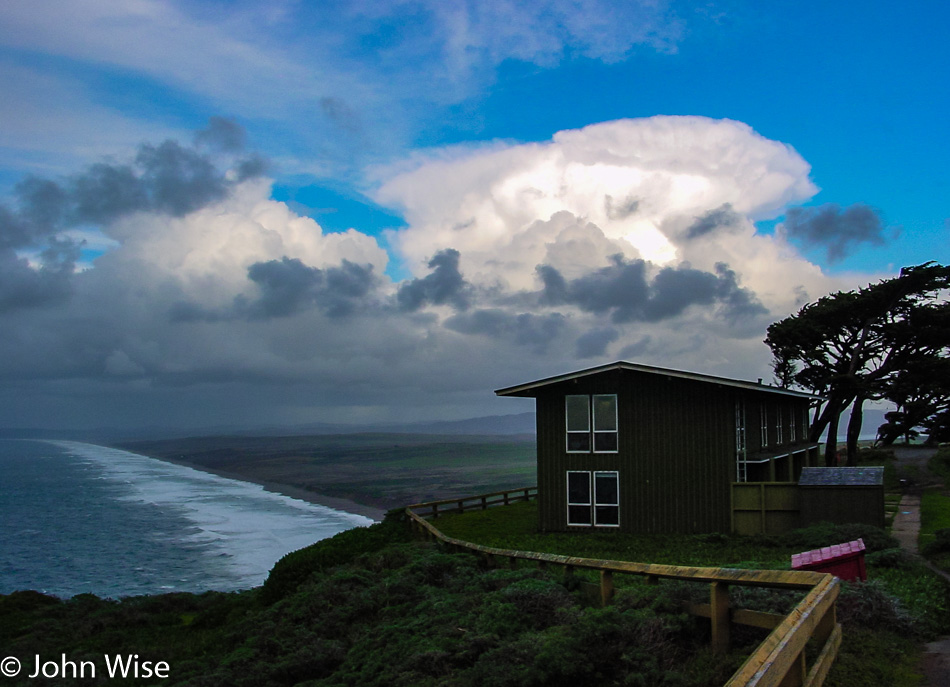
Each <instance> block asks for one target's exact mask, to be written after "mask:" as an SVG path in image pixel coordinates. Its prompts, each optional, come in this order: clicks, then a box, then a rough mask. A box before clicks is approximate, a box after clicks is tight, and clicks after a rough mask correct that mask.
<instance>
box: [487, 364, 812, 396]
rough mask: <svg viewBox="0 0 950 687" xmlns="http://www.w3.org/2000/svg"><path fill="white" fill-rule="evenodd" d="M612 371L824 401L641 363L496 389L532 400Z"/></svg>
mask: <svg viewBox="0 0 950 687" xmlns="http://www.w3.org/2000/svg"><path fill="white" fill-rule="evenodd" d="M610 370H631V371H634V372H645V373H647V374H658V375H664V376H667V377H676V378H679V379H689V380H692V381H698V382H705V383H707V384H719V385H723V386H731V387H735V388H740V389H746V390H748V391H760V392H764V393H772V394H779V395H783V396H792V397H795V398H803V399H808V400H815V401H819V400H824V399H823V398H822V397H821V396H816V395H815V394H809V393H806V392H804V391H794V390H792V389H783V388H781V387H775V386H771V385H767V384H762V383H760V382H747V381H743V380H739V379H728V378H726V377H714V376H712V375H705V374H700V373H696V372H684V371H682V370H671V369H668V368H662V367H652V366H649V365H640V364H637V363H628V362H625V361H622V360H621V361H617V362H614V363H608V364H606V365H599V366H597V367H591V368H587V369H584V370H578V371H576V372H568V373H565V374H561V375H556V376H554V377H546V378H544V379H538V380H535V381H533V382H526V383H524V384H517V385H515V386H509V387H505V388H502V389H496V390H495V395H497V396H520V397H526V398H532V397H534V396H536V394H535V393H532V392H533V391H534V390H535V389H539V388H541V387H545V386H550V385H552V384H558V383H561V382H567V381H571V380H572V379H580V378H582V377H589V376H592V375H595V374H601V373H603V372H608V371H610Z"/></svg>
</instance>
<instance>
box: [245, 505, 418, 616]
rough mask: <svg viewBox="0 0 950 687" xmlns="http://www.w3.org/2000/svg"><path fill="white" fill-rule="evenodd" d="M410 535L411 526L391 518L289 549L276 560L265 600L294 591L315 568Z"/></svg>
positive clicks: (341, 562) (263, 592) (345, 560)
mask: <svg viewBox="0 0 950 687" xmlns="http://www.w3.org/2000/svg"><path fill="white" fill-rule="evenodd" d="M408 539H409V532H408V528H407V527H406V526H405V525H404V524H401V523H399V522H396V521H387V522H381V523H377V524H375V525H371V526H370V527H355V528H353V529H351V530H346V531H345V532H340V533H339V534H337V535H336V536H333V537H330V538H329V539H323V540H321V541H318V542H317V543H316V544H312V545H310V546H308V547H306V548H303V549H299V550H297V551H293V552H291V553H288V554H287V555H286V556H284V557H283V558H281V559H280V560H279V561H277V563H275V564H274V567H273V568H272V569H271V571H270V574H269V575H268V576H267V579H266V580H265V581H264V586H263V587H262V588H261V600H262V601H263V602H264V603H265V604H272V603H274V602H276V601H279V600H280V599H283V598H284V597H286V596H288V595H289V594H291V593H293V592H294V591H295V590H297V589H298V588H299V587H300V585H302V584H303V583H304V582H306V581H307V579H309V578H310V576H311V575H313V574H314V573H315V572H319V571H322V570H326V569H327V568H331V567H333V566H336V565H344V564H346V563H351V562H352V561H354V560H355V559H356V558H358V557H359V556H361V555H363V554H367V553H373V552H375V551H379V550H380V549H383V548H384V547H385V546H386V545H388V544H391V543H393V542H401V541H407V540H408Z"/></svg>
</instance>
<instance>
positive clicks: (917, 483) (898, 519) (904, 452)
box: [891, 446, 950, 687]
mask: <svg viewBox="0 0 950 687" xmlns="http://www.w3.org/2000/svg"><path fill="white" fill-rule="evenodd" d="M936 452H937V449H935V448H925V447H916V446H915V447H905V446H898V447H895V449H894V456H895V457H896V458H897V474H898V476H899V477H900V478H901V479H903V480H906V483H905V488H904V496H903V497H902V498H901V502H900V505H899V506H898V509H897V515H896V516H895V517H894V524H893V526H892V527H891V534H892V535H893V536H894V538H895V539H896V540H897V541H898V542H900V545H901V548H902V549H904V550H906V551H909V552H911V553H913V554H915V555H916V554H918V553H919V552H918V550H917V537H918V535H919V534H920V494H921V492H923V490H924V488H925V487H928V486H932V485H934V484H940V481H939V480H938V479H936V478H935V477H934V475H932V474H931V473H930V472H929V471H928V470H927V461H928V460H930V457H931V456H933V454H934V453H936ZM928 565H929V564H928ZM929 567H930V568H931V569H932V570H933V571H935V572H936V573H938V574H939V575H942V576H943V577H945V578H947V580H948V581H950V575H948V574H947V573H945V572H943V571H942V570H939V569H937V568H935V567H934V566H929ZM920 670H921V672H922V673H923V675H924V683H923V687H947V686H948V685H950V637H941V638H940V639H938V640H936V641H933V642H930V643H929V644H927V645H925V647H924V655H923V656H922V658H921V663H920Z"/></svg>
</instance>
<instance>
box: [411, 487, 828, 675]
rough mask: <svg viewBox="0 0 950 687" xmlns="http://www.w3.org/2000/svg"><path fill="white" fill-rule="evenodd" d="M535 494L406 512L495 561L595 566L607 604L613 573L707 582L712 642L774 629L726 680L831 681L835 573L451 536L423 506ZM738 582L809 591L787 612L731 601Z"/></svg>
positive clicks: (700, 612) (434, 534) (421, 528)
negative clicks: (677, 561)
mask: <svg viewBox="0 0 950 687" xmlns="http://www.w3.org/2000/svg"><path fill="white" fill-rule="evenodd" d="M536 497H537V488H536V487H528V488H526V489H514V490H510V491H507V492H494V493H492V494H484V495H479V496H472V497H466V498H464V499H448V500H444V501H432V502H429V503H417V504H414V505H412V506H409V507H407V508H406V509H405V513H406V516H407V517H408V519H409V522H410V523H411V525H412V527H413V529H414V530H415V531H416V532H418V533H419V534H420V535H422V536H425V537H427V538H431V539H435V540H437V541H440V542H442V543H443V544H445V545H447V546H449V547H452V548H455V549H458V550H465V551H471V552H473V553H476V554H478V555H480V556H483V557H484V558H485V559H486V561H487V562H488V564H489V565H504V564H505V563H507V564H508V565H511V566H514V565H517V562H518V561H519V560H526V561H533V562H535V563H537V564H538V565H539V566H542V567H548V566H560V567H562V568H563V569H564V574H565V576H570V575H573V574H574V571H575V570H593V571H596V572H598V573H599V578H600V582H599V585H598V587H599V590H598V591H599V599H600V602H601V603H602V604H607V603H609V602H610V599H611V598H612V597H613V593H614V583H613V576H614V574H626V575H641V576H644V577H645V578H646V580H647V582H648V583H651V584H652V583H656V582H657V581H658V580H660V579H673V580H684V581H688V582H697V583H706V584H708V585H709V603H708V604H691V605H690V606H689V607H688V608H687V610H688V611H689V612H690V613H692V614H693V615H696V616H700V617H705V618H709V619H710V621H711V628H712V646H713V649H715V650H716V651H726V650H728V647H729V634H730V626H731V625H732V624H733V623H734V624H739V625H750V626H753V627H759V628H764V629H768V630H771V633H770V634H769V635H768V637H766V638H765V640H764V641H763V642H762V643H761V644H760V645H759V646H758V647H757V648H756V650H755V651H754V652H753V653H752V654H751V655H750V656H749V657H748V658H747V659H746V661H745V662H744V663H743V664H742V666H740V668H739V669H738V670H737V671H736V672H735V674H733V676H732V677H731V678H730V679H729V681H728V682H727V683H726V686H725V687H753V686H755V687H780V686H781V687H798V686H804V687H820V685H822V684H823V683H824V680H825V677H826V676H827V674H828V671H829V670H830V668H831V665H832V663H834V660H835V658H836V657H837V655H838V647H839V646H840V644H841V625H840V624H839V623H838V622H837V619H836V615H835V613H836V601H837V598H838V592H839V589H840V583H839V581H838V578H836V577H834V576H833V575H830V574H828V573H817V572H808V571H800V570H743V569H737V568H703V567H693V566H679V565H660V564H655V563H632V562H628V561H612V560H599V559H592V558H578V557H574V556H561V555H557V554H549V553H538V552H533V551H516V550H512V549H498V548H494V547H490V546H482V545H480V544H473V543H471V542H467V541H463V540H461V539H455V538H453V537H447V536H446V535H444V534H443V533H442V532H440V531H439V529H438V528H436V527H435V526H434V525H433V524H432V523H431V522H429V521H428V520H426V519H425V518H424V517H423V516H422V515H420V514H419V513H417V512H416V511H422V513H423V514H424V515H429V516H432V517H433V518H434V517H438V515H439V514H440V513H442V514H445V513H449V512H456V513H461V512H465V511H466V510H472V509H476V508H477V509H485V508H489V507H492V506H497V505H505V504H508V503H513V502H515V501H526V500H530V499H531V498H536ZM733 585H737V586H750V587H768V588H773V589H803V590H804V589H807V590H809V591H808V593H807V594H806V595H805V597H804V598H803V599H802V600H801V601H800V602H799V603H798V604H797V605H796V606H795V607H794V608H793V609H792V610H791V612H790V613H789V614H788V615H784V616H783V615H781V614H777V613H763V612H760V611H752V610H748V609H741V608H731V607H730V604H729V587H730V586H733ZM811 640H814V641H815V642H816V643H817V646H818V647H819V649H818V655H817V657H816V658H815V660H814V661H813V662H812V664H811V666H810V667H809V666H807V665H806V659H805V648H806V645H807V644H808V643H809V641H811Z"/></svg>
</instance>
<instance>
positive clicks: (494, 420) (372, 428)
mask: <svg viewBox="0 0 950 687" xmlns="http://www.w3.org/2000/svg"><path fill="white" fill-rule="evenodd" d="M367 432H385V433H399V434H403V433H404V434H445V435H487V436H512V435H519V434H532V435H533V434H534V433H535V423H534V413H518V414H516V415H489V416H486V417H475V418H469V419H466V420H451V421H441V422H411V423H376V424H359V425H354V424H343V423H325V422H315V423H307V424H303V425H271V426H263V427H247V426H240V427H237V426H226V425H224V426H221V425H219V426H213V427H193V428H190V429H181V428H169V427H139V428H134V429H129V428H121V427H98V428H93V429H38V428H17V429H0V439H72V440H75V441H91V442H96V441H100V442H103V441H139V440H148V439H179V438H185V437H195V436H258V437H261V436H301V435H310V434H313V435H322V434H364V433H367Z"/></svg>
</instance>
